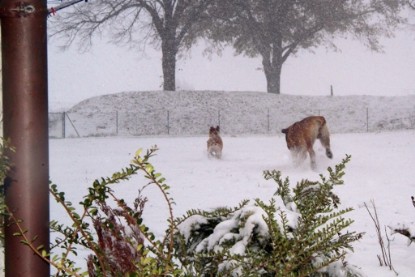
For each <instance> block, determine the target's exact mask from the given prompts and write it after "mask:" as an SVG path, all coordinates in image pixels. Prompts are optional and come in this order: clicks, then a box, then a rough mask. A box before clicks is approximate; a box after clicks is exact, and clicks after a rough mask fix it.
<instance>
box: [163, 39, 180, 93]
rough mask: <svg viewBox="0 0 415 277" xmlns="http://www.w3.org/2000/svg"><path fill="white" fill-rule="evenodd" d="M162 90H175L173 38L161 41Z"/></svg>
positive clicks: (174, 47) (174, 49)
mask: <svg viewBox="0 0 415 277" xmlns="http://www.w3.org/2000/svg"><path fill="white" fill-rule="evenodd" d="M161 51H162V55H163V56H162V67H163V90H167V91H175V90H176V53H177V51H176V46H175V40H174V39H167V40H166V41H162V43H161Z"/></svg>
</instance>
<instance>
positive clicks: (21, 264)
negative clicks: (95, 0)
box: [0, 0, 50, 277]
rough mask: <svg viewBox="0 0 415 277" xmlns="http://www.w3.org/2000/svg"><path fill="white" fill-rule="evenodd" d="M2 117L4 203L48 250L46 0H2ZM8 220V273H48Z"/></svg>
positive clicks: (6, 264) (31, 237) (29, 232)
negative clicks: (7, 161) (6, 152)
mask: <svg viewBox="0 0 415 277" xmlns="http://www.w3.org/2000/svg"><path fill="white" fill-rule="evenodd" d="M0 5H1V7H0V8H1V10H0V12H1V32H2V66H3V122H4V125H3V126H4V137H5V138H8V139H10V142H11V144H12V146H14V147H15V152H14V153H10V158H11V162H12V164H13V168H12V170H11V171H10V172H9V173H8V177H7V178H6V182H5V197H6V204H7V205H8V207H9V209H10V210H11V211H12V213H13V214H14V216H15V217H16V218H18V219H20V220H22V222H21V225H22V227H23V228H24V229H25V230H27V233H26V234H25V235H26V236H27V237H28V238H29V239H35V238H36V239H35V240H34V244H35V245H36V246H40V245H43V246H44V247H45V249H46V250H47V251H49V184H48V182H49V158H48V156H49V145H48V91H47V34H46V20H47V8H46V0H25V1H15V0H1V1H0ZM11 222H12V220H11V219H9V220H7V221H6V224H7V223H8V224H7V226H6V228H5V273H6V277H8V276H9V277H15V276H33V277H37V276H39V277H40V276H42V277H44V276H49V275H50V273H49V271H50V267H49V264H48V263H46V262H45V261H43V260H42V259H41V258H40V257H38V256H36V255H34V253H33V251H32V250H31V249H30V248H29V247H28V246H26V245H23V244H22V243H21V242H20V240H21V239H22V238H21V237H16V236H14V234H15V233H17V232H19V231H18V229H17V226H16V225H15V224H10V223H11Z"/></svg>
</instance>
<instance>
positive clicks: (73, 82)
mask: <svg viewBox="0 0 415 277" xmlns="http://www.w3.org/2000/svg"><path fill="white" fill-rule="evenodd" d="M338 46H339V48H340V49H341V52H337V53H335V52H332V51H331V50H328V51H326V49H325V48H320V49H317V50H316V51H315V53H309V52H300V53H299V54H298V56H297V57H290V58H289V59H288V60H287V62H286V63H285V64H284V66H283V73H282V86H281V89H282V93H283V94H297V95H326V94H329V93H330V85H333V88H334V94H335V95H353V94H354V95H356V94H366V95H409V94H415V78H414V73H415V30H412V31H410V30H409V29H407V30H405V31H402V32H400V33H399V34H398V35H397V36H396V37H395V38H394V39H389V40H385V41H384V46H385V48H384V49H385V52H384V53H373V52H371V51H369V50H368V49H367V48H365V47H364V46H363V45H362V44H361V43H359V42H356V41H351V40H343V41H340V42H339V44H338ZM203 49H204V48H203V46H202V45H199V46H197V47H194V48H193V49H192V52H191V53H190V55H189V57H187V58H186V59H184V60H179V61H178V65H177V69H178V70H177V87H178V89H192V90H193V89H195V90H220V91H223V90H224V91H266V82H265V76H264V73H263V72H262V71H261V70H259V69H258V68H261V66H262V65H261V59H260V58H259V57H258V58H253V59H252V58H244V57H242V56H234V55H233V50H232V49H231V48H229V49H227V50H226V51H225V52H224V53H223V55H222V56H217V55H213V56H212V57H211V58H209V57H207V56H203V54H202V52H203ZM161 76H162V71H161V54H160V53H159V51H155V50H153V49H152V48H151V46H148V47H147V49H146V52H145V54H142V53H138V52H134V51H133V50H130V49H128V48H127V47H121V46H115V45H113V44H109V43H106V42H105V41H97V42H96V43H95V44H94V46H93V48H92V49H91V50H90V51H89V52H87V53H84V54H82V53H79V52H78V51H77V45H74V46H72V47H71V48H70V49H69V50H68V51H64V52H62V51H60V50H58V47H57V42H56V41H51V42H50V43H49V99H50V102H51V106H52V107H54V106H55V105H58V104H57V103H58V102H60V105H62V103H64V105H69V104H75V103H77V102H79V101H82V100H84V99H86V98H89V97H92V96H97V95H102V94H110V93H117V92H122V91H143V90H160V89H161V82H162V77H161Z"/></svg>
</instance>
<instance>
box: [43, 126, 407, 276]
mask: <svg viewBox="0 0 415 277" xmlns="http://www.w3.org/2000/svg"><path fill="white" fill-rule="evenodd" d="M298 119H300V118H298ZM329 126H330V125H329ZM414 138H415V130H400V131H393V132H382V133H353V134H351V133H349V134H348V133H343V134H341V133H336V134H332V137H331V140H332V150H333V153H334V158H333V160H329V159H328V158H326V157H325V156H324V151H323V149H322V147H321V146H320V144H319V142H317V143H316V145H315V150H316V152H317V164H318V166H317V171H318V172H315V171H312V170H311V169H310V167H309V163H308V161H306V162H305V163H304V164H303V165H300V166H299V167H295V166H294V165H293V163H292V161H291V157H290V153H289V152H288V150H287V148H286V144H285V139H284V137H283V136H282V134H276V135H268V136H265V135H263V136H254V135H250V136H223V140H224V152H223V159H222V160H215V159H209V158H208V157H207V154H206V140H207V135H206V136H193V137H168V136H158V137H107V138H79V139H51V140H50V176H51V180H52V181H53V182H54V183H56V184H58V186H59V188H60V190H62V191H65V192H66V194H67V199H68V200H70V201H72V202H73V203H78V202H79V201H80V200H81V199H82V196H83V195H85V194H86V188H87V186H88V185H91V184H92V182H93V181H94V179H96V178H99V177H105V176H110V175H111V174H112V173H113V172H115V171H118V170H119V169H121V168H122V167H124V166H127V165H128V164H129V161H130V160H131V159H132V157H133V155H134V153H135V151H136V150H137V149H139V148H144V149H146V148H149V147H151V146H152V145H157V146H158V147H159V149H160V150H159V151H158V155H157V156H155V157H154V159H153V160H152V163H153V165H154V166H155V168H156V170H157V171H158V172H161V173H162V174H163V176H164V177H165V178H166V179H167V183H168V184H169V185H170V186H171V190H170V192H171V195H172V197H173V198H174V199H175V202H176V206H175V207H174V213H175V216H181V215H183V214H184V213H185V212H186V211H187V210H189V209H192V208H198V209H207V210H210V209H213V208H216V207H219V206H225V205H226V206H232V207H233V206H235V205H237V204H238V203H239V202H240V201H241V200H243V199H254V198H261V199H263V200H268V199H270V198H271V197H272V196H273V194H274V192H275V190H276V186H275V185H274V183H273V182H272V181H265V180H264V178H263V176H262V172H263V170H266V169H277V170H281V171H282V174H283V176H288V177H289V178H290V180H291V184H292V185H294V184H295V183H296V182H297V181H299V180H301V179H303V178H308V179H310V180H318V179H319V176H318V174H319V173H320V172H323V173H324V172H325V170H326V168H327V167H328V166H334V165H335V164H337V163H338V162H340V161H341V159H343V158H344V157H345V155H346V154H350V155H351V156H352V158H351V162H350V163H349V164H348V165H347V167H346V175H345V177H344V180H345V185H344V186H341V187H338V188H336V190H335V192H336V193H337V194H338V195H339V196H340V198H341V200H342V205H343V206H344V207H353V208H354V211H353V212H351V213H349V214H346V217H350V218H352V219H353V220H355V222H354V224H353V225H352V226H351V230H356V231H358V232H365V235H364V236H363V238H362V239H361V241H359V242H356V243H355V244H354V249H355V252H354V253H350V254H349V256H348V257H347V260H348V261H349V263H350V264H353V265H356V266H357V267H358V268H360V269H361V271H363V272H364V273H365V274H366V275H367V276H369V277H372V276H379V277H383V276H384V277H389V276H396V275H395V273H394V272H393V271H390V270H389V269H388V268H387V267H381V266H380V265H379V261H378V258H377V255H380V254H381V252H380V251H381V250H380V247H379V244H378V239H377V235H376V230H375V226H374V224H373V222H372V220H371V218H370V216H369V214H368V212H367V211H366V209H365V207H364V203H367V204H369V205H370V201H372V200H373V201H374V202H375V204H376V207H377V212H378V215H379V219H380V223H381V225H382V228H383V227H384V226H390V225H396V224H398V223H402V224H405V225H406V226H411V224H414V216H413V215H414V213H415V208H414V207H413V206H412V203H411V199H410V197H411V196H412V195H415V191H414V188H415V171H414V170H413V164H414V163H415V139H414ZM143 184H145V181H144V179H143V178H142V177H140V176H137V177H135V178H133V179H132V180H131V181H129V182H128V183H122V184H119V185H117V186H116V187H115V188H116V192H117V194H118V195H119V196H120V197H123V198H124V199H126V200H129V201H131V200H132V199H133V198H134V197H135V196H136V195H137V190H138V189H139V188H141V187H142V185H143ZM145 194H146V195H147V196H148V198H149V202H148V203H147V205H146V208H145V222H146V223H147V224H148V226H149V227H150V228H151V229H152V230H153V231H154V232H155V234H156V235H157V236H162V235H163V234H164V230H165V228H166V226H167V222H166V220H167V215H168V211H167V207H166V205H165V203H164V201H163V198H162V196H161V194H160V192H158V191H157V190H153V189H151V188H148V189H146V190H145ZM51 218H52V219H59V220H60V221H62V220H64V218H65V215H64V212H63V209H61V208H60V207H59V206H57V204H56V203H54V201H53V200H51ZM382 230H383V229H382ZM390 237H391V239H392V241H391V246H390V249H391V256H392V264H393V266H394V268H395V270H396V271H397V272H398V273H399V276H404V277H407V276H408V277H409V276H413V274H414V272H415V262H414V253H415V246H414V245H408V240H407V239H406V238H405V237H403V236H400V235H390ZM384 239H385V238H384ZM79 262H80V263H84V260H80V261H79Z"/></svg>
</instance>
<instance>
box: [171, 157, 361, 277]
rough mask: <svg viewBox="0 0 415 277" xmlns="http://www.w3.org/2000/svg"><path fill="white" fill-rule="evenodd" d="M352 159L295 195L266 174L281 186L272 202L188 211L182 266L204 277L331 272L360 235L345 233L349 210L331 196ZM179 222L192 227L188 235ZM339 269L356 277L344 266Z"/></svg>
mask: <svg viewBox="0 0 415 277" xmlns="http://www.w3.org/2000/svg"><path fill="white" fill-rule="evenodd" d="M349 160H350V156H347V157H346V159H344V160H343V161H342V163H340V164H339V165H337V166H336V168H335V169H334V170H332V169H331V168H329V169H328V171H329V178H328V179H326V178H325V177H324V176H322V175H321V180H320V181H318V182H311V181H308V180H302V181H301V182H299V183H298V184H297V185H296V187H295V188H293V189H292V192H291V189H290V187H289V180H288V178H286V179H285V180H283V179H282V178H281V173H280V172H279V171H265V172H264V176H265V178H266V179H273V180H274V181H275V182H276V184H277V192H276V194H275V198H272V199H271V200H270V201H269V203H265V202H264V201H262V200H260V199H256V200H255V203H254V204H249V202H248V201H245V202H243V203H241V205H240V206H238V207H236V208H234V209H223V208H222V209H220V210H215V211H213V212H202V211H190V212H188V214H187V215H186V216H185V217H183V218H180V219H177V225H178V230H179V233H178V234H177V236H176V243H177V245H178V250H179V253H180V255H179V256H180V257H181V258H182V260H181V261H182V263H183V264H184V265H191V266H192V267H193V270H194V272H197V273H198V274H200V275H201V276H216V275H217V274H219V275H220V276H228V275H231V274H232V275H233V276H323V274H329V273H330V272H332V271H333V270H330V268H329V266H330V265H331V264H333V263H338V262H344V257H345V254H346V251H347V250H352V246H351V243H352V242H354V241H357V240H358V239H359V238H360V237H361V234H360V233H355V232H348V231H347V230H346V229H347V227H349V226H350V224H352V222H353V221H352V220H350V219H345V218H343V217H342V216H343V215H344V214H346V213H347V212H349V211H351V209H350V208H345V209H338V205H339V204H340V199H339V198H338V197H337V196H336V195H335V194H334V193H333V189H334V186H335V185H340V184H343V181H342V177H343V175H344V168H345V165H346V163H347V162H348V161H349ZM277 203H281V204H282V206H281V204H280V206H279V205H278V204H277ZM181 224H184V225H190V232H189V231H188V230H186V229H185V230H183V229H181V227H180V225H181ZM186 232H187V233H186ZM189 234H190V235H189ZM185 253H187V256H184V254H185ZM340 267H343V268H344V269H345V270H346V271H349V274H350V276H352V275H353V274H354V273H353V272H352V270H351V269H350V268H349V269H348V268H347V266H346V264H345V263H344V264H341V265H340ZM356 274H357V273H356Z"/></svg>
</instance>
